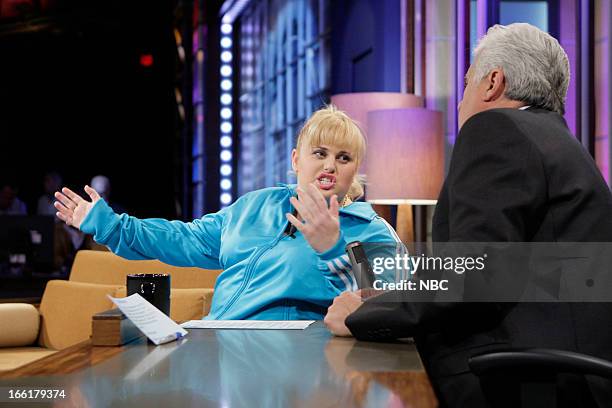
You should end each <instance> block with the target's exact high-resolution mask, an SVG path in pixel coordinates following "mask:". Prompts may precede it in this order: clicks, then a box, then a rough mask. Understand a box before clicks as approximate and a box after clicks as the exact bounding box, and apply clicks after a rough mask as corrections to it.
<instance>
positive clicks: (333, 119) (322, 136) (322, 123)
mask: <svg viewBox="0 0 612 408" xmlns="http://www.w3.org/2000/svg"><path fill="white" fill-rule="evenodd" d="M304 145H308V146H310V147H313V146H321V145H330V146H336V147H339V148H340V149H343V150H346V151H347V152H349V153H351V155H352V157H353V159H354V160H355V162H356V164H357V170H359V165H360V164H361V162H362V161H363V159H364V157H365V153H366V139H365V135H364V134H363V132H362V131H361V128H360V127H359V125H358V124H357V122H356V121H354V120H353V119H351V118H350V117H349V116H348V115H347V114H346V113H344V112H342V111H341V110H339V109H338V108H337V107H335V106H334V105H327V106H325V107H324V108H321V109H319V110H318V111H316V112H315V113H313V114H312V116H311V117H310V118H309V119H308V120H307V121H306V123H304V126H302V129H301V130H300V133H299V134H298V138H297V143H296V149H297V151H298V152H299V151H300V148H301V147H302V146H304ZM346 194H347V196H348V197H349V198H350V199H351V200H353V201H354V200H357V199H358V198H360V197H361V196H363V176H361V175H359V174H358V173H357V171H356V172H355V177H354V178H353V182H352V183H351V186H350V188H349V190H348V192H347V193H346Z"/></svg>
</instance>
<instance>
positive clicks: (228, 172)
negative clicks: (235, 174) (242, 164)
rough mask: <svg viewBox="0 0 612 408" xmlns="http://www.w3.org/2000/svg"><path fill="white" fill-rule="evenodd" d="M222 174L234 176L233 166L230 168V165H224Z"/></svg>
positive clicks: (221, 169)
mask: <svg viewBox="0 0 612 408" xmlns="http://www.w3.org/2000/svg"><path fill="white" fill-rule="evenodd" d="M220 172H221V175H222V176H226V177H227V176H230V175H231V174H232V166H230V165H229V164H222V165H221V168H220Z"/></svg>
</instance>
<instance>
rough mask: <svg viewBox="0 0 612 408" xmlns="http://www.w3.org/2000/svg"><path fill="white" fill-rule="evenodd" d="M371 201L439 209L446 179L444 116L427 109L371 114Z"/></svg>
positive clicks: (368, 197)
mask: <svg viewBox="0 0 612 408" xmlns="http://www.w3.org/2000/svg"><path fill="white" fill-rule="evenodd" d="M365 171H366V176H367V189H366V200H368V201H370V202H373V203H375V204H434V203H435V200H437V199H438V194H439V193H440V189H441V187H442V182H443V180H444V143H443V128H442V112H437V111H433V110H429V109H425V108H408V109H385V110H376V111H372V112H370V113H368V152H367V160H366V166H365Z"/></svg>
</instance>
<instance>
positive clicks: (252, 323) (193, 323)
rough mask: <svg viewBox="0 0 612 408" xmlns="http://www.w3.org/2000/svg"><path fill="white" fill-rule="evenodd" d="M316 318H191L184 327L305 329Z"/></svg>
mask: <svg viewBox="0 0 612 408" xmlns="http://www.w3.org/2000/svg"><path fill="white" fill-rule="evenodd" d="M314 322H315V321H314V320H190V321H188V322H185V323H183V324H181V326H182V327H183V328H184V329H241V330H249V329H252V330H304V329H305V328H307V327H308V326H310V325H311V324H313V323H314Z"/></svg>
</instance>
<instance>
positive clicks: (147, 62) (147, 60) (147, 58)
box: [140, 54, 153, 68]
mask: <svg viewBox="0 0 612 408" xmlns="http://www.w3.org/2000/svg"><path fill="white" fill-rule="evenodd" d="M140 65H142V66H143V67H146V68H148V67H150V66H152V65H153V55H151V54H142V55H141V56H140Z"/></svg>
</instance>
